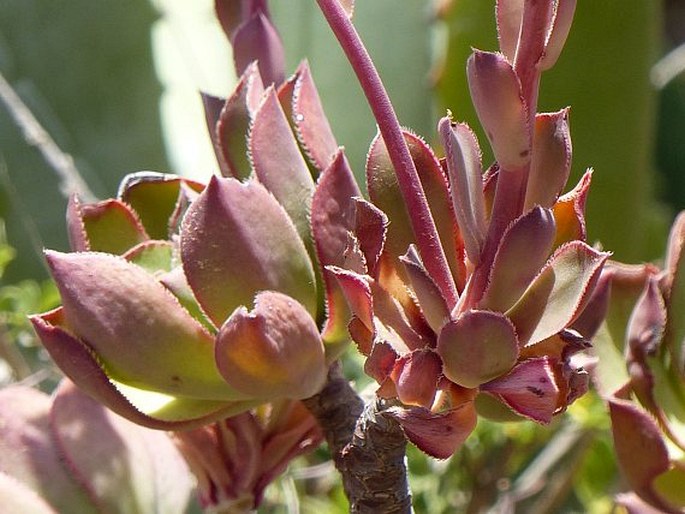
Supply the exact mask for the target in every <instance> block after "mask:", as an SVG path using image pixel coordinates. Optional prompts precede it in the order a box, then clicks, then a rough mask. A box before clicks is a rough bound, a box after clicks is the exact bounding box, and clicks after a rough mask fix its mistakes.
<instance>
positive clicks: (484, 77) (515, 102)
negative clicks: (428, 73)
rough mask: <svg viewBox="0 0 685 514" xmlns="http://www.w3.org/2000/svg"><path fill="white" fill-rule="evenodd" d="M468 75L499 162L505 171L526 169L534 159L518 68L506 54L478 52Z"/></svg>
mask: <svg viewBox="0 0 685 514" xmlns="http://www.w3.org/2000/svg"><path fill="white" fill-rule="evenodd" d="M467 73H468V79H469V90H470V91H471V98H472V99H473V105H474V106H475V108H476V112H477V113H478V119H479V120H480V123H481V125H482V126H483V129H484V130H485V133H486V135H487V136H488V140H489V141H490V145H491V146H492V150H493V152H494V153H495V158H496V159H497V162H499V164H500V166H501V168H502V169H504V170H516V169H520V168H523V167H524V166H525V165H526V164H528V163H529V162H530V159H531V135H532V134H531V130H530V127H529V125H528V107H527V106H526V104H525V101H524V100H523V97H522V92H521V83H520V82H519V79H518V76H517V75H516V73H515V72H514V68H513V67H512V65H511V64H510V63H509V61H507V59H506V57H504V55H502V54H499V53H492V52H482V51H479V50H476V51H474V53H473V54H472V55H471V57H470V58H469V60H468V63H467Z"/></svg>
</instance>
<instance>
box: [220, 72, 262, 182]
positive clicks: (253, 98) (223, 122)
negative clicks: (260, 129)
mask: <svg viewBox="0 0 685 514" xmlns="http://www.w3.org/2000/svg"><path fill="white" fill-rule="evenodd" d="M263 93H264V86H263V85H262V78H261V77H260V75H259V70H258V68H257V65H256V64H254V63H252V64H251V65H250V66H248V67H247V69H246V70H245V72H244V73H243V74H242V76H241V77H240V81H238V84H237V85H236V87H235V89H234V90H233V93H232V94H231V96H229V97H228V99H226V101H225V102H224V103H223V105H222V108H221V111H220V113H219V117H218V119H217V120H216V121H215V122H214V124H213V125H211V126H210V133H211V135H212V141H213V142H214V143H215V144H214V149H215V151H216V154H217V160H218V161H219V167H220V168H221V174H222V175H223V176H225V177H235V178H237V179H240V180H245V179H247V178H248V177H249V176H250V174H251V173H252V166H251V165H250V160H249V158H248V148H247V135H248V133H249V129H250V124H251V122H252V117H253V115H254V111H255V110H256V109H257V106H258V104H259V102H260V101H261V97H262V94H263Z"/></svg>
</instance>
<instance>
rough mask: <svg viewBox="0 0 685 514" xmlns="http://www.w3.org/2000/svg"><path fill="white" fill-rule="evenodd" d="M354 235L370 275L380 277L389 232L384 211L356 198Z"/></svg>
mask: <svg viewBox="0 0 685 514" xmlns="http://www.w3.org/2000/svg"><path fill="white" fill-rule="evenodd" d="M354 201H355V203H356V206H357V208H356V210H355V227H354V234H355V236H356V238H357V240H358V241H359V249H360V250H361V252H362V253H363V255H364V260H365V262H366V267H367V271H368V274H369V275H370V276H372V277H374V278H377V277H378V266H379V264H380V259H381V254H382V253H383V248H384V247H385V238H386V235H387V232H388V223H389V221H388V217H387V216H386V215H385V213H384V212H383V211H381V210H380V209H379V208H378V207H376V206H375V205H374V204H372V203H371V202H367V201H366V200H364V199H363V198H355V199H354Z"/></svg>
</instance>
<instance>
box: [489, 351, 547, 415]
mask: <svg viewBox="0 0 685 514" xmlns="http://www.w3.org/2000/svg"><path fill="white" fill-rule="evenodd" d="M481 390H483V391H485V392H488V393H490V394H493V395H495V396H496V397H498V398H499V399H500V400H502V401H503V402H504V403H506V404H507V405H508V406H509V407H510V408H511V409H512V410H513V411H514V412H516V413H517V414H520V415H521V416H524V417H526V418H529V419H532V420H533V421H537V422H538V423H549V422H550V421H551V420H552V415H553V414H554V412H555V411H556V409H557V403H558V396H559V389H558V387H557V385H556V383H555V382H554V372H553V371H552V367H551V365H550V363H549V360H548V359H547V358H545V357H543V358H539V359H529V360H526V361H523V362H521V363H519V364H517V365H516V366H515V367H514V369H512V370H511V372H510V373H509V374H508V375H506V376H504V377H500V378H497V379H495V380H493V381H492V382H488V383H487V384H483V385H482V386H481Z"/></svg>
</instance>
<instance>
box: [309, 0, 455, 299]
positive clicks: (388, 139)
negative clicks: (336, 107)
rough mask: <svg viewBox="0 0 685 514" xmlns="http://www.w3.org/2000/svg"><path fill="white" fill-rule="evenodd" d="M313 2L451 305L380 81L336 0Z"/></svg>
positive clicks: (418, 189)
mask: <svg viewBox="0 0 685 514" xmlns="http://www.w3.org/2000/svg"><path fill="white" fill-rule="evenodd" d="M317 2H318V4H319V7H320V8H321V11H322V12H323V14H324V16H325V17H326V20H327V21H328V24H329V25H330V27H331V29H332V30H333V33H334V34H335V36H336V38H337V39H338V41H339V42H340V46H341V47H342V49H343V51H344V52H345V54H346V55H347V59H348V60H349V62H350V64H351V65H352V69H353V70H354V72H355V73H356V75H357V79H358V80H359V83H360V85H361V87H362V90H363V91H364V94H365V95H366V98H367V100H368V102H369V106H370V107H371V111H372V112H373V115H374V117H375V118H376V122H377V123H378V128H379V130H380V133H381V136H382V137H383V141H385V145H386V147H387V149H388V153H389V155H390V160H391V162H392V165H393V167H394V168H395V173H396V175H397V182H398V184H399V186H400V190H401V192H402V196H403V198H404V202H405V205H406V208H407V212H408V213H409V219H410V220H411V224H412V229H413V231H414V235H415V236H416V244H417V246H418V248H419V252H420V254H421V258H422V260H423V263H424V265H425V266H426V270H427V271H428V273H429V274H430V275H431V277H432V278H433V280H434V281H435V283H436V285H437V286H438V288H439V289H440V292H441V293H442V295H443V297H444V298H445V300H446V301H447V303H448V305H449V306H450V308H451V307H453V306H454V305H455V304H456V302H457V296H458V295H457V289H456V286H455V283H454V278H453V277H452V274H451V273H450V269H449V267H448V265H447V259H446V257H445V252H444V250H443V247H442V245H441V244H440V237H439V235H438V231H437V228H436V227H435V222H434V220H433V216H432V214H431V212H430V208H429V206H428V202H427V201H426V195H425V193H424V191H423V186H422V185H421V180H420V179H419V174H418V172H417V171H416V167H415V165H414V161H413V160H412V158H411V154H410V153H409V148H408V147H407V143H406V141H405V140H404V136H403V135H402V129H401V127H400V124H399V122H398V121H397V116H396V115H395V111H394V109H393V106H392V103H391V102H390V98H389V97H388V94H387V92H386V90H385V87H384V86H383V82H382V81H381V78H380V76H379V75H378V72H377V71H376V68H375V66H374V64H373V62H372V60H371V57H370V56H369V54H368V52H367V51H366V48H365V47H364V44H363V43H362V41H361V38H360V37H359V34H358V33H357V31H356V30H355V28H354V25H352V22H351V21H350V19H349V18H348V16H347V13H346V12H345V10H344V9H343V8H342V6H341V5H340V3H339V2H338V0H317Z"/></svg>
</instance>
